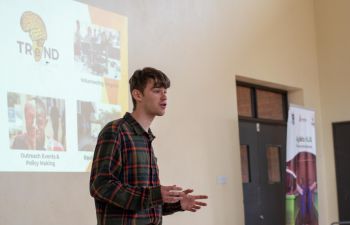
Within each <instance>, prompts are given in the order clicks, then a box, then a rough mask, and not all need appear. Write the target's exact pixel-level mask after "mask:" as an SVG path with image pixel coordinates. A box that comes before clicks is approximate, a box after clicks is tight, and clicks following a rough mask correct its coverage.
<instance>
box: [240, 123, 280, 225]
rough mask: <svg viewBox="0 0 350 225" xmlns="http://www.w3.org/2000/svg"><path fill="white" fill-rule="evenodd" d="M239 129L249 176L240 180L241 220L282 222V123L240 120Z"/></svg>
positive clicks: (260, 224) (263, 224) (252, 224)
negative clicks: (244, 179) (241, 183)
mask: <svg viewBox="0 0 350 225" xmlns="http://www.w3.org/2000/svg"><path fill="white" fill-rule="evenodd" d="M239 132H240V144H241V149H242V147H244V148H245V149H247V151H248V154H247V155H248V161H249V163H248V165H249V173H248V174H249V179H248V182H244V183H243V194H244V213H245V221H246V223H245V224H246V225H280V224H285V194H284V182H283V181H284V173H285V165H286V163H285V154H286V126H285V125H279V124H264V123H256V122H250V121H240V122H239Z"/></svg>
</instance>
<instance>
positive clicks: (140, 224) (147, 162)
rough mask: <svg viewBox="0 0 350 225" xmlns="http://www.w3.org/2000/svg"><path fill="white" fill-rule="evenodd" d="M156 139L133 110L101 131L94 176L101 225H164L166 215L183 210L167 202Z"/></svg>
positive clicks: (92, 194)
mask: <svg viewBox="0 0 350 225" xmlns="http://www.w3.org/2000/svg"><path fill="white" fill-rule="evenodd" d="M154 138H155V137H154V136H153V134H152V132H151V130H148V132H146V131H144V130H143V128H142V127H141V126H140V124H139V123H138V122H137V121H136V120H135V119H134V118H133V117H132V116H131V114H130V113H126V114H125V116H124V117H123V118H121V119H118V120H114V121H112V122H110V123H108V124H107V125H106V126H105V127H104V128H103V129H102V131H101V132H100V134H99V137H98V140H97V145H96V148H95V153H94V158H93V163H92V168H91V176H90V193H91V196H93V197H94V198H95V206H96V214H97V223H98V225H148V224H155V225H160V224H162V215H167V214H171V213H173V212H176V211H180V210H181V206H180V204H179V203H174V204H163V200H162V196H161V190H160V182H159V175H158V166H157V159H156V157H155V156H154V152H153V148H152V140H153V139H154Z"/></svg>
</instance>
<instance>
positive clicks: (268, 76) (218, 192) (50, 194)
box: [0, 0, 329, 225]
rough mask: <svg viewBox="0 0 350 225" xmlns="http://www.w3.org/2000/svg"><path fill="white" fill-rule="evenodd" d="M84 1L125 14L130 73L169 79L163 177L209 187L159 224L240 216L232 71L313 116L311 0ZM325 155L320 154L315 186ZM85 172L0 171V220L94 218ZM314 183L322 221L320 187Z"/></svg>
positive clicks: (161, 142)
mask: <svg viewBox="0 0 350 225" xmlns="http://www.w3.org/2000/svg"><path fill="white" fill-rule="evenodd" d="M86 2H89V3H91V4H93V5H96V6H101V7H103V8H105V9H107V8H109V9H110V10H112V11H115V12H117V13H119V14H122V15H125V16H127V17H128V18H129V21H128V26H129V34H128V36H129V71H130V72H132V71H134V70H135V69H137V68H142V67H144V66H154V67H157V68H159V69H161V70H163V71H164V72H165V73H167V74H168V75H169V77H170V78H171V80H172V87H171V89H170V90H169V103H170V104H169V108H168V112H167V114H166V115H165V116H164V117H162V118H158V119H157V120H155V122H154V124H153V131H154V133H155V135H156V136H157V138H156V140H155V145H154V147H155V152H156V155H157V156H158V162H159V166H160V171H161V182H162V183H163V184H178V185H182V186H184V187H192V188H194V189H195V190H196V191H198V193H205V194H208V195H209V200H208V203H209V206H208V207H207V208H205V209H203V210H202V211H200V212H199V213H197V214H191V213H181V214H176V215H174V216H169V217H166V218H165V224H168V225H172V224H173V225H175V224H200V225H214V224H215V225H216V224H220V225H231V224H235V225H242V224H244V216H243V215H244V213H243V197H242V185H241V173H240V156H239V142H238V140H239V139H238V116H237V109H236V94H235V93H236V89H235V79H236V75H240V77H241V78H240V79H246V80H250V81H252V82H256V83H260V84H267V85H270V86H274V87H279V88H284V89H287V90H290V91H291V97H290V99H291V101H292V102H294V103H303V104H304V105H305V106H306V107H310V108H314V109H315V110H316V113H317V115H320V114H321V110H320V98H319V96H320V91H319V78H318V66H317V49H316V41H315V40H316V35H315V24H314V23H315V21H314V4H313V1H312V0H284V1H280V0H264V1H260V0H250V1H245V0H233V1H232V0H219V1H218V0H215V1H214V0H188V1H172V0H169V1H162V0H149V1H143V0H133V1H111V0H109V1H107V0H106V1H97V0H96V1H86ZM242 77H243V78H242ZM320 118H321V117H318V118H317V119H318V122H320ZM321 128H322V127H318V133H319V130H321ZM319 151H320V152H322V151H323V149H322V148H321V147H320V148H319ZM321 154H322V153H321ZM324 163H325V162H324V161H322V160H318V165H319V168H318V173H319V180H320V183H321V184H323V185H324V184H325V182H326V181H325V180H324V177H323V174H324V173H325V172H324V171H325V170H326V167H325V165H324ZM220 175H225V176H227V177H228V183H227V184H226V185H218V184H217V183H216V179H217V176H220ZM88 178H89V175H88V174H82V173H76V174H68V173H67V174H64V173H63V174H61V173H59V174H48V173H47V174H46V173H44V174H42V173H30V174H29V173H28V174H25V173H16V174H11V173H10V174H8V173H2V174H0V179H2V180H3V181H4V184H5V185H1V186H0V192H1V193H5V194H2V195H0V200H1V201H0V202H1V203H5V204H0V224H5V225H26V224H28V225H31V224H33V225H34V224H53V225H56V224H57V225H61V224H66V225H69V224H72V225H73V224H74V225H75V224H84V225H85V224H86V225H89V224H91V225H92V224H96V220H95V214H94V208H93V200H92V199H91V198H90V197H89V194H88ZM319 188H320V192H321V193H320V201H319V202H320V204H321V205H320V214H321V216H320V218H321V223H320V224H322V225H326V224H329V223H328V221H327V220H328V218H326V216H327V215H326V214H324V213H325V211H327V210H328V206H327V205H326V203H327V202H326V201H325V198H326V197H325V196H326V192H325V188H323V187H319ZM327 194H328V192H327ZM66 196H67V197H66ZM324 215H325V216H324Z"/></svg>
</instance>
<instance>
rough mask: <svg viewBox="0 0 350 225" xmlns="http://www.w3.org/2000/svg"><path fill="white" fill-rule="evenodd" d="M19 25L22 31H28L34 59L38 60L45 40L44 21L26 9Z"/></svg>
mask: <svg viewBox="0 0 350 225" xmlns="http://www.w3.org/2000/svg"><path fill="white" fill-rule="evenodd" d="M21 27H22V30H23V31H24V32H28V33H29V36H30V39H32V48H33V51H34V59H35V61H37V62H38V61H39V60H40V59H41V56H42V52H43V47H44V43H45V41H46V40H47V32H46V27H45V23H44V22H43V20H42V19H41V17H40V16H39V15H38V14H35V13H33V12H31V11H26V12H24V13H23V14H22V17H21Z"/></svg>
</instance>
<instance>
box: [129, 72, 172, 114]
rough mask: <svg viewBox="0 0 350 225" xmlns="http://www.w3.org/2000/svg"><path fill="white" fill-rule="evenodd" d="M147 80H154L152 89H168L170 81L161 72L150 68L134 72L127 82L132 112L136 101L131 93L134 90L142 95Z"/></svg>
mask: <svg viewBox="0 0 350 225" xmlns="http://www.w3.org/2000/svg"><path fill="white" fill-rule="evenodd" d="M149 80H154V87H157V88H159V87H162V88H166V89H167V88H169V87H170V80H169V78H168V77H167V76H166V75H165V74H164V73H163V72H162V71H160V70H157V69H155V68H152V67H145V68H143V69H142V70H136V71H135V72H134V74H133V75H132V76H131V78H130V80H129V85H130V93H131V98H132V103H133V105H134V108H133V110H135V109H136V100H135V99H134V97H133V96H132V91H133V90H135V89H136V90H139V91H141V93H143V91H144V90H145V88H146V85H147V82H148V81H149Z"/></svg>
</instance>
